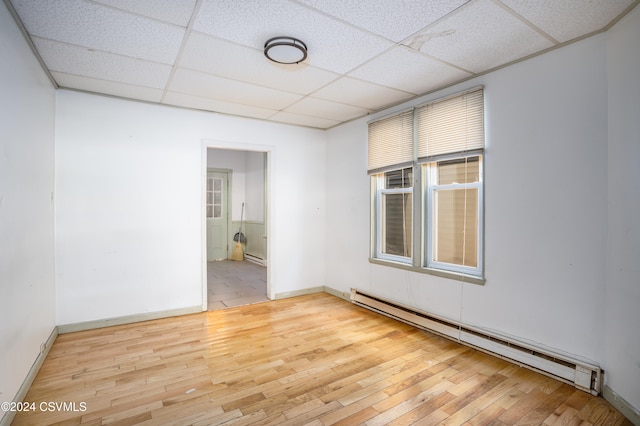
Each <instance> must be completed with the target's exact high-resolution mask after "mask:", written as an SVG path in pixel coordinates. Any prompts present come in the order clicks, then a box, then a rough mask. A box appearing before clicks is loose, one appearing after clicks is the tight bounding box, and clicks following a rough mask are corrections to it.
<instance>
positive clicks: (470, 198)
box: [433, 188, 478, 268]
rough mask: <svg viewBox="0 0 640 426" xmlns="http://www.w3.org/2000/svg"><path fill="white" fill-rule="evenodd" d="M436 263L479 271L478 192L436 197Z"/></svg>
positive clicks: (438, 193) (454, 191)
mask: <svg viewBox="0 0 640 426" xmlns="http://www.w3.org/2000/svg"><path fill="white" fill-rule="evenodd" d="M433 210H434V212H433V213H434V215H433V217H434V218H433V220H434V223H433V233H434V238H433V260H434V261H436V262H443V263H451V264H454V265H462V266H470V267H474V268H475V267H478V189H477V188H471V189H466V188H463V189H442V190H436V191H434V194H433Z"/></svg>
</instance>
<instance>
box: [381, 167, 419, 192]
mask: <svg viewBox="0 0 640 426" xmlns="http://www.w3.org/2000/svg"><path fill="white" fill-rule="evenodd" d="M412 184H413V169H412V168H406V169H401V170H393V171H391V172H386V173H385V174H384V187H385V189H394V188H411V186H412Z"/></svg>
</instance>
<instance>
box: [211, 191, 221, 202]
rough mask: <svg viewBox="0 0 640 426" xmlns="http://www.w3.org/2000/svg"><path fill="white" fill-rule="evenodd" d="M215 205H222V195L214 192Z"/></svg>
mask: <svg viewBox="0 0 640 426" xmlns="http://www.w3.org/2000/svg"><path fill="white" fill-rule="evenodd" d="M213 204H222V193H221V192H214V193H213Z"/></svg>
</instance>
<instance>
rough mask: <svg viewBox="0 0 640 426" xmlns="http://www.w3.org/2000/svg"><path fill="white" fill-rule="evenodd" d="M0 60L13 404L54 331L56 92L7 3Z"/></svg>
mask: <svg viewBox="0 0 640 426" xmlns="http://www.w3.org/2000/svg"><path fill="white" fill-rule="evenodd" d="M0 58H2V59H1V60H0V90H1V91H2V96H1V97H0V401H11V400H12V399H13V398H14V396H15V395H16V392H17V391H18V389H19V388H20V385H21V384H22V381H23V380H24V378H25V377H26V375H27V373H28V372H29V369H30V368H31V366H32V364H33V362H34V361H35V360H36V358H37V356H38V354H39V353H40V344H41V343H43V342H45V341H46V340H47V338H48V337H49V335H50V334H51V332H52V331H53V329H54V327H55V303H54V297H55V289H54V241H53V239H54V228H53V214H54V213H53V201H52V193H53V189H54V187H53V176H54V114H55V91H54V89H53V86H52V85H51V83H50V82H49V80H48V78H47V77H46V75H45V74H44V72H43V71H42V69H41V67H40V65H39V64H38V62H37V61H36V59H35V57H34V56H33V53H32V52H31V50H30V49H29V47H28V45H27V43H26V42H25V40H24V38H23V37H22V34H21V33H20V31H19V30H18V28H17V27H16V25H15V23H14V21H13V19H12V18H11V15H10V14H9V12H8V11H7V9H6V7H5V5H4V3H3V4H0ZM3 414H4V412H0V418H1V417H2V415H3Z"/></svg>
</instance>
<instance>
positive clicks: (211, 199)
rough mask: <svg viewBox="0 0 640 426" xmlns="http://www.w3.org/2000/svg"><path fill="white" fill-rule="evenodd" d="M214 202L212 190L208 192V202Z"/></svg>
mask: <svg viewBox="0 0 640 426" xmlns="http://www.w3.org/2000/svg"><path fill="white" fill-rule="evenodd" d="M211 203H213V194H212V193H211V192H207V204H211Z"/></svg>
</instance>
